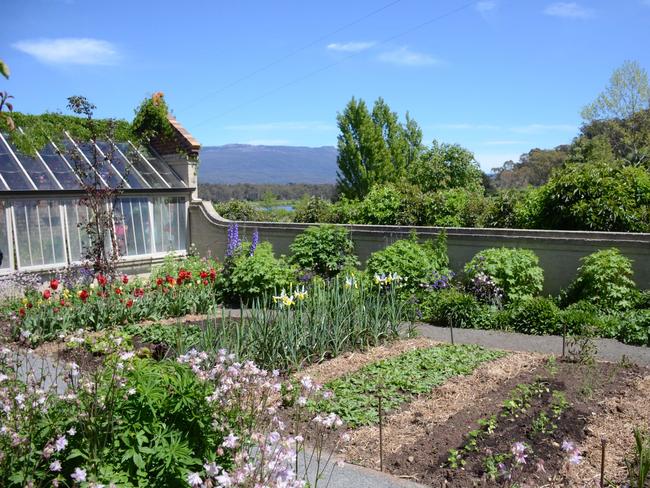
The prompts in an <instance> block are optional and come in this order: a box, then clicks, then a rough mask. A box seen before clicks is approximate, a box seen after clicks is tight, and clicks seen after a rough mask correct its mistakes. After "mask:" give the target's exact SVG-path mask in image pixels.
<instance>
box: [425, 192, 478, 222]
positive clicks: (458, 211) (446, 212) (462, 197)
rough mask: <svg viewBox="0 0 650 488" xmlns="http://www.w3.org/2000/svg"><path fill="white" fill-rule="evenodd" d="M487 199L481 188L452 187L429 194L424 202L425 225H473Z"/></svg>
mask: <svg viewBox="0 0 650 488" xmlns="http://www.w3.org/2000/svg"><path fill="white" fill-rule="evenodd" d="M486 204H487V200H486V199H485V196H484V195H483V192H482V190H479V189H474V190H466V189H465V188H452V189H449V190H441V191H437V192H436V193H433V194H431V195H429V197H428V199H427V203H426V217H425V219H426V222H423V223H424V224H426V225H435V226H440V227H475V226H476V224H477V223H478V222H479V219H480V218H481V216H482V214H483V212H484V211H485V206H486Z"/></svg>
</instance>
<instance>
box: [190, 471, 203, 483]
mask: <svg viewBox="0 0 650 488" xmlns="http://www.w3.org/2000/svg"><path fill="white" fill-rule="evenodd" d="M187 482H188V483H189V485H190V486H201V485H202V484H203V480H202V479H201V477H200V476H199V473H190V474H188V475H187Z"/></svg>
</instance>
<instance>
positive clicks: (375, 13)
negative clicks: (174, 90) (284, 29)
mask: <svg viewBox="0 0 650 488" xmlns="http://www.w3.org/2000/svg"><path fill="white" fill-rule="evenodd" d="M401 1H402V0H393V1H392V2H390V3H387V4H386V5H384V6H383V7H380V8H378V9H376V10H373V11H372V12H369V13H367V14H365V15H364V16H362V17H359V18H358V19H355V20H353V21H352V22H350V23H349V24H345V25H344V26H341V27H339V28H338V29H336V30H333V31H331V32H328V33H327V34H324V35H322V36H320V37H319V38H318V39H314V40H313V41H311V42H309V43H308V44H305V45H303V46H301V47H299V48H298V49H295V50H293V51H291V52H290V53H288V54H285V55H284V56H282V57H280V58H277V59H276V60H274V61H271V62H270V63H268V64H265V65H264V66H262V67H261V68H258V69H256V70H254V71H251V72H250V73H248V74H247V75H244V76H242V77H241V78H237V79H236V80H234V81H232V82H230V83H228V84H227V85H224V86H222V87H221V88H218V89H216V90H213V91H211V92H209V93H206V94H205V95H204V96H202V97H201V98H199V99H197V100H195V101H194V102H192V103H190V104H189V105H186V106H185V107H183V108H182V109H181V110H180V112H184V111H186V110H188V109H190V108H192V107H195V106H196V105H198V104H199V103H201V102H203V101H204V100H207V99H208V98H210V97H212V96H213V95H216V94H218V93H222V92H224V91H226V90H227V89H229V88H232V87H233V86H235V85H238V84H239V83H241V82H243V81H246V80H248V79H250V78H253V77H254V76H255V75H257V74H259V73H261V72H262V71H266V70H267V69H269V68H272V67H273V66H275V65H277V64H280V63H281V62H283V61H286V60H287V59H289V58H291V57H293V56H295V55H296V54H298V53H300V52H302V51H304V50H306V49H308V48H310V47H312V46H314V45H315V44H319V43H320V42H322V41H324V40H325V39H327V38H329V37H331V36H333V35H334V34H338V33H339V32H341V31H344V30H346V29H349V28H350V27H352V26H353V25H356V24H358V23H360V22H362V21H364V20H366V19H368V18H370V17H372V16H373V15H377V14H378V13H379V12H382V11H384V10H386V9H387V8H390V7H392V6H393V5H395V4H397V3H400V2H401ZM176 112H179V111H176Z"/></svg>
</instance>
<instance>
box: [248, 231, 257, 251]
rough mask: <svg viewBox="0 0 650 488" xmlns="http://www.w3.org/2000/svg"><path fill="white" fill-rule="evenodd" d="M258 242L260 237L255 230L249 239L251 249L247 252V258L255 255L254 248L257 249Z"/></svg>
mask: <svg viewBox="0 0 650 488" xmlns="http://www.w3.org/2000/svg"><path fill="white" fill-rule="evenodd" d="M259 241H260V236H259V234H258V232H257V229H255V230H254V231H253V237H252V238H251V248H250V250H249V251H248V254H249V256H252V255H253V254H255V248H256V247H257V243H258V242H259Z"/></svg>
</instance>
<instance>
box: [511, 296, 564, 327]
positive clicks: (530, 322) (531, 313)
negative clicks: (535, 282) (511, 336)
mask: <svg viewBox="0 0 650 488" xmlns="http://www.w3.org/2000/svg"><path fill="white" fill-rule="evenodd" d="M500 320H501V321H502V322H501V323H500V325H501V326H502V327H504V328H505V329H508V330H512V331H515V332H521V333H523V334H535V335H557V334H561V333H562V317H561V314H560V309H559V308H558V306H557V305H555V303H554V302H553V301H552V300H550V299H548V298H544V297H527V298H522V299H520V300H518V301H516V302H513V303H511V304H509V305H508V306H507V307H506V309H505V313H504V314H502V315H501V316H500ZM503 321H505V322H503Z"/></svg>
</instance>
